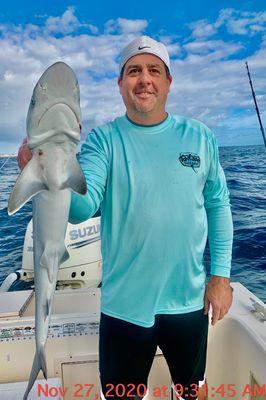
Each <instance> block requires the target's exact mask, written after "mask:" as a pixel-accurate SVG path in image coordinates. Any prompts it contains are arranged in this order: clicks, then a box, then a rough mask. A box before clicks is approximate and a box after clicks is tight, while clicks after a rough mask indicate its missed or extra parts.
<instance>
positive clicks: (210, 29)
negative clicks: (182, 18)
mask: <svg viewBox="0 0 266 400" xmlns="http://www.w3.org/2000/svg"><path fill="white" fill-rule="evenodd" d="M188 26H189V28H190V29H192V37H194V38H207V37H210V36H213V35H214V34H215V33H216V32H217V29H216V27H215V26H214V25H212V24H209V23H208V22H207V21H206V20H205V19H202V20H199V21H196V22H192V23H190V24H188Z"/></svg>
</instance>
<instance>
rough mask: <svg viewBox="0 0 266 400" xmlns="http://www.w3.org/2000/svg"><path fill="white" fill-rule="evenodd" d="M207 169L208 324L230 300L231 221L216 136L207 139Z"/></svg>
mask: <svg viewBox="0 0 266 400" xmlns="http://www.w3.org/2000/svg"><path fill="white" fill-rule="evenodd" d="M209 156H210V169H209V174H208V178H207V181H206V184H205V188H204V200H205V209H206V213H207V219H208V241H209V247H210V253H211V278H210V281H209V282H208V284H207V286H206V290H205V299H204V303H205V313H208V311H209V308H210V305H211V306H212V325H215V323H216V322H217V321H218V320H220V319H222V318H223V317H224V315H225V314H226V313H227V312H228V310H229V308H230V306H231V304H232V288H231V286H230V269H231V257H232V241H233V223H232V214H231V209H230V202H229V192H228V189H227V185H226V180H225V176H224V172H223V170H222V167H221V165H220V163H219V154H218V147H217V144H216V140H215V138H214V137H213V138H212V139H211V140H210V143H209Z"/></svg>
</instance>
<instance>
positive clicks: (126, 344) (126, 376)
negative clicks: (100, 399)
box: [99, 309, 208, 400]
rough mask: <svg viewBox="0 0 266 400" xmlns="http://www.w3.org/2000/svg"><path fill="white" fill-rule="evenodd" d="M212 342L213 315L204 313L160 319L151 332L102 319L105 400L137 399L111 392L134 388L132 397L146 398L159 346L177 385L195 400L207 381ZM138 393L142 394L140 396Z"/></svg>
mask: <svg viewBox="0 0 266 400" xmlns="http://www.w3.org/2000/svg"><path fill="white" fill-rule="evenodd" d="M207 336H208V315H204V309H202V310H199V311H194V312H190V313H186V314H158V315H156V316H155V324H154V325H153V326H152V327H151V328H145V327H142V326H139V325H135V324H132V323H130V322H126V321H123V320H121V319H118V318H113V317H110V316H108V315H106V314H103V313H102V314H101V320H100V345H99V357H100V379H101V386H102V392H103V396H104V397H105V399H106V400H108V397H109V399H110V400H116V399H119V400H124V399H126V398H127V400H128V399H132V397H129V396H126V397H122V396H121V395H120V393H119V396H117V397H116V395H115V390H114V389H111V388H112V387H118V385H119V389H121V390H123V388H126V389H128V388H130V395H131V394H132V393H133V394H135V395H136V396H137V395H140V391H141V390H142V388H143V386H145V387H146V386H147V380H148V375H149V372H150V369H151V365H152V362H153V359H154V356H155V353H156V349H157V346H159V347H160V349H161V351H162V353H163V355H164V357H165V359H166V362H167V364H168V367H169V370H170V373H171V378H172V381H173V385H178V384H180V385H181V386H182V388H183V390H185V393H186V397H185V398H186V399H187V400H195V398H196V397H195V386H198V385H199V382H200V381H203V380H204V373H205V365H206V350H207ZM136 388H138V389H139V390H138V393H137V392H136V393H135V392H134V390H135V389H136ZM126 393H127V394H128V393H129V391H127V392H126ZM142 393H143V392H142ZM141 397H142V396H141ZM141 397H140V398H141Z"/></svg>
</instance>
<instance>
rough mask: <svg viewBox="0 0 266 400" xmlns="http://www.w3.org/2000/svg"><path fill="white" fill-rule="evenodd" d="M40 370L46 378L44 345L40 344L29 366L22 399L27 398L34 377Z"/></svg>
mask: <svg viewBox="0 0 266 400" xmlns="http://www.w3.org/2000/svg"><path fill="white" fill-rule="evenodd" d="M40 370H42V372H43V376H44V378H45V379H46V380H47V365H46V359H45V349H44V345H42V346H41V348H40V349H39V350H38V351H36V353H35V357H34V360H33V364H32V368H31V373H30V379H29V383H28V386H27V389H26V391H25V393H24V396H23V400H27V398H28V395H29V392H30V391H31V388H32V386H33V385H34V382H35V381H36V378H37V376H38V374H39V372H40Z"/></svg>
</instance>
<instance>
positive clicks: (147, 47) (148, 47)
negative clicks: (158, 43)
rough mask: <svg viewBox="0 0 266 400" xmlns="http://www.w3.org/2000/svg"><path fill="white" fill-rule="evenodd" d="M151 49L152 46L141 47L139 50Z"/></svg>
mask: <svg viewBox="0 0 266 400" xmlns="http://www.w3.org/2000/svg"><path fill="white" fill-rule="evenodd" d="M150 48H151V47H150V46H144V47H140V46H139V48H138V50H143V49H150Z"/></svg>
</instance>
